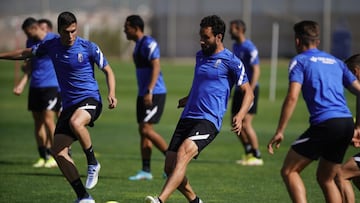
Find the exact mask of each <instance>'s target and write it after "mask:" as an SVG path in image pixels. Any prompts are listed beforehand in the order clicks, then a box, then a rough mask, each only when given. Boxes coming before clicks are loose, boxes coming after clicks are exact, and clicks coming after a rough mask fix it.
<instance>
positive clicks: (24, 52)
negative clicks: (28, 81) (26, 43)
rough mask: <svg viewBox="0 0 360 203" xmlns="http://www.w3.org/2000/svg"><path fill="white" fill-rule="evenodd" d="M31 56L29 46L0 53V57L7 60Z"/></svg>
mask: <svg viewBox="0 0 360 203" xmlns="http://www.w3.org/2000/svg"><path fill="white" fill-rule="evenodd" d="M32 56H33V54H32V52H31V48H26V49H18V50H15V51H9V52H4V53H0V59H7V60H24V59H27V58H31V57H32Z"/></svg>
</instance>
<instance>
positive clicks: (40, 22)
mask: <svg viewBox="0 0 360 203" xmlns="http://www.w3.org/2000/svg"><path fill="white" fill-rule="evenodd" d="M38 23H39V24H42V23H45V24H46V25H47V26H48V27H49V28H50V29H52V28H53V25H52V23H51V21H50V20H48V19H45V18H42V19H40V20H38Z"/></svg>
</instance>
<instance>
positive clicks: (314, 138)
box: [292, 118, 354, 164]
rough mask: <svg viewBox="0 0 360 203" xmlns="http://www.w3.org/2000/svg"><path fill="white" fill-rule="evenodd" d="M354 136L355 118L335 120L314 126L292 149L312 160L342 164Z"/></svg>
mask: <svg viewBox="0 0 360 203" xmlns="http://www.w3.org/2000/svg"><path fill="white" fill-rule="evenodd" d="M353 134H354V121H353V118H334V119H329V120H327V121H324V122H322V123H320V124H318V125H312V126H310V128H309V129H307V130H306V131H305V132H304V134H302V135H301V136H300V137H299V138H298V139H297V140H296V141H295V142H294V143H293V144H292V149H293V150H294V151H295V152H297V153H299V154H301V155H303V156H305V157H307V158H309V159H312V160H317V159H319V158H320V157H321V158H324V159H326V160H327V161H331V162H334V163H337V164H340V163H342V161H343V159H344V155H345V153H346V150H347V148H348V146H349V144H350V142H351V139H352V137H353Z"/></svg>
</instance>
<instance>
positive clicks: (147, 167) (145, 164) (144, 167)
mask: <svg viewBox="0 0 360 203" xmlns="http://www.w3.org/2000/svg"><path fill="white" fill-rule="evenodd" d="M142 170H143V171H145V172H148V173H150V171H151V169H150V159H143V160H142Z"/></svg>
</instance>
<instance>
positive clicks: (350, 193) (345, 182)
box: [337, 154, 360, 203]
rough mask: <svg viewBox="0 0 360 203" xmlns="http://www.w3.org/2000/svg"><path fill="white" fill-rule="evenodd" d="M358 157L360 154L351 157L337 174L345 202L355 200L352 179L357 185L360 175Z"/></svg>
mask: <svg viewBox="0 0 360 203" xmlns="http://www.w3.org/2000/svg"><path fill="white" fill-rule="evenodd" d="M356 157H360V154H357V155H355V156H354V157H351V158H350V159H349V160H348V161H347V162H346V163H345V164H343V165H342V166H341V170H340V172H339V174H338V175H337V183H338V186H339V189H340V191H341V193H342V196H343V201H344V202H349V203H353V202H355V194H354V190H353V187H352V185H351V182H350V181H351V180H353V182H354V185H356V183H357V181H356V178H359V177H360V168H359V166H360V159H359V162H357V161H356Z"/></svg>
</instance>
